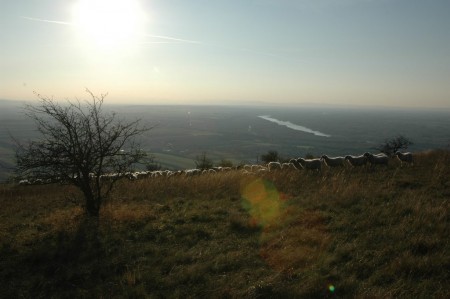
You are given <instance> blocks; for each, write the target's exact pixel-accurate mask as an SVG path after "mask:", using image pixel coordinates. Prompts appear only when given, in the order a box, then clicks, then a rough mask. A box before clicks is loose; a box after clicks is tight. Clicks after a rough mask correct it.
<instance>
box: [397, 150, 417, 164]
mask: <svg viewBox="0 0 450 299" xmlns="http://www.w3.org/2000/svg"><path fill="white" fill-rule="evenodd" d="M395 156H397V159H399V160H400V162H401V164H402V165H403V162H406V163H408V164H410V165H412V164H413V163H414V159H413V154H412V153H401V152H396V153H395Z"/></svg>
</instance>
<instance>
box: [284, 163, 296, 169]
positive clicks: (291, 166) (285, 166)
mask: <svg viewBox="0 0 450 299" xmlns="http://www.w3.org/2000/svg"><path fill="white" fill-rule="evenodd" d="M281 169H283V170H298V169H297V167H295V165H294V163H291V162H289V163H283V164H281Z"/></svg>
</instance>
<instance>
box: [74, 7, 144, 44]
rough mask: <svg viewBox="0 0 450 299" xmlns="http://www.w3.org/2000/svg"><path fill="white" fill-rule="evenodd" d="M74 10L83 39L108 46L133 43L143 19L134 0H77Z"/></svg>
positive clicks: (137, 37) (89, 42)
mask: <svg viewBox="0 0 450 299" xmlns="http://www.w3.org/2000/svg"><path fill="white" fill-rule="evenodd" d="M73 13H74V22H75V23H76V24H77V31H78V34H79V35H80V37H81V38H82V40H83V41H84V42H87V43H88V44H89V45H94V46H96V47H97V48H103V49H109V50H111V49H119V48H127V47H130V46H132V45H133V44H135V43H136V42H137V40H138V39H139V36H140V32H142V26H143V23H144V19H145V18H144V13H143V11H142V9H141V8H140V7H139V3H138V2H137V1H134V0H80V1H78V2H77V3H76V5H75V6H74V10H73Z"/></svg>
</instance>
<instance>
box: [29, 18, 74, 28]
mask: <svg viewBox="0 0 450 299" xmlns="http://www.w3.org/2000/svg"><path fill="white" fill-rule="evenodd" d="M20 17H21V18H22V19H26V20H30V21H37V22H45V23H53V24H59V25H69V26H74V25H75V24H74V23H70V22H63V21H53V20H44V19H37V18H30V17H25V16H20Z"/></svg>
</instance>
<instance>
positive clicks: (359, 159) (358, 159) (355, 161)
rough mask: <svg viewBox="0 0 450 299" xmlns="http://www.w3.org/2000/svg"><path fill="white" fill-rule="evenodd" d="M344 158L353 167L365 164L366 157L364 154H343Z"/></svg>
mask: <svg viewBox="0 0 450 299" xmlns="http://www.w3.org/2000/svg"><path fill="white" fill-rule="evenodd" d="M345 160H347V161H348V162H349V163H350V165H352V166H353V167H356V166H364V165H366V164H367V161H368V160H367V157H366V156H364V155H361V156H350V155H348V156H345Z"/></svg>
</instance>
